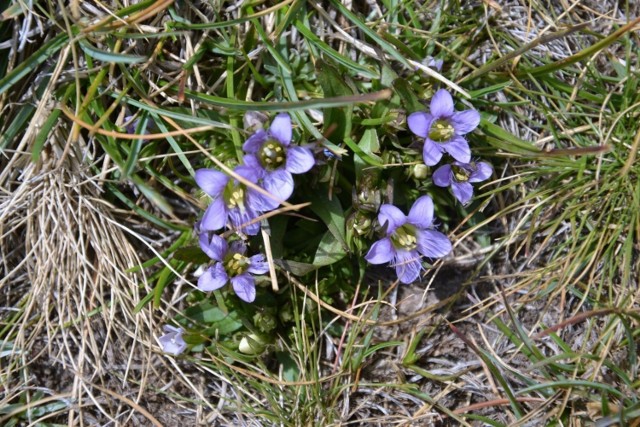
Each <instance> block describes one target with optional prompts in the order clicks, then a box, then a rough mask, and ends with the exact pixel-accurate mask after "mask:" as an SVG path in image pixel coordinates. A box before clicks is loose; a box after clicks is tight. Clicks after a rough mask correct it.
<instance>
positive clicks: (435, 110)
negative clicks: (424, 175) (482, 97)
mask: <svg viewBox="0 0 640 427" xmlns="http://www.w3.org/2000/svg"><path fill="white" fill-rule="evenodd" d="M407 123H408V124H409V129H411V132H413V133H414V134H416V135H418V136H419V137H421V138H424V147H423V149H422V159H423V160H424V163H425V164H426V165H427V166H434V165H436V164H437V163H438V162H439V161H440V159H441V158H442V154H443V153H449V155H451V157H453V158H454V159H456V160H457V161H459V162H462V163H469V162H470V161H471V150H470V149H469V144H468V143H467V140H466V139H464V137H463V135H465V134H467V133H469V132H471V131H472V130H474V129H475V128H476V127H477V126H478V124H479V123H480V113H478V112H477V111H476V110H465V111H458V112H456V111H454V109H453V98H451V95H450V94H449V92H447V91H446V90H444V89H440V90H438V91H437V92H436V93H435V94H434V95H433V98H431V106H430V112H429V113H425V112H424V111H418V112H415V113H411V114H410V115H409V117H408V118H407Z"/></svg>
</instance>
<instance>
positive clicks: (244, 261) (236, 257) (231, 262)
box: [224, 253, 249, 277]
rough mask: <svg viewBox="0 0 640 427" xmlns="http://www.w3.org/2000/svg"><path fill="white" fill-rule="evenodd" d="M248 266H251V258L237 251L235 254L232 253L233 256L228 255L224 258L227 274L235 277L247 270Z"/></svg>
mask: <svg viewBox="0 0 640 427" xmlns="http://www.w3.org/2000/svg"><path fill="white" fill-rule="evenodd" d="M248 268H249V258H247V257H246V256H244V255H242V254H239V253H235V254H232V255H231V256H228V257H227V258H226V259H225V260H224V269H225V270H226V272H227V274H228V275H229V276H231V277H235V276H238V275H240V274H242V273H244V272H245V271H247V269H248Z"/></svg>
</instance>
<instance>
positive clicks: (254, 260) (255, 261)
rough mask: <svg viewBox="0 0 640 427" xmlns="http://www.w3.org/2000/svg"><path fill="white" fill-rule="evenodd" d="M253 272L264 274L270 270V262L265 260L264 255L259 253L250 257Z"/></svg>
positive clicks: (250, 267)
mask: <svg viewBox="0 0 640 427" xmlns="http://www.w3.org/2000/svg"><path fill="white" fill-rule="evenodd" d="M247 271H248V272H249V273H251V274H264V273H266V272H267V271H269V263H268V262H267V261H265V259H264V255H262V254H258V255H254V256H252V257H251V258H249V268H248V269H247Z"/></svg>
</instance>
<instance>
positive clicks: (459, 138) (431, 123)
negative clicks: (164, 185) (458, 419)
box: [160, 89, 493, 354]
mask: <svg viewBox="0 0 640 427" xmlns="http://www.w3.org/2000/svg"><path fill="white" fill-rule="evenodd" d="M407 122H408V126H409V129H410V130H411V132H413V133H414V134H415V135H417V136H418V137H420V138H421V139H423V140H424V145H423V151H422V157H423V160H424V163H425V165H427V166H436V165H437V164H438V163H439V162H440V160H441V159H442V158H443V156H444V154H445V153H446V154H448V155H449V156H450V157H451V158H453V160H454V161H453V162H452V163H450V164H444V165H442V166H440V167H439V168H437V169H436V170H435V171H434V173H433V174H432V180H433V183H434V184H435V185H436V186H439V187H450V188H451V192H452V193H453V195H454V197H455V198H456V199H457V200H458V201H460V202H461V203H462V204H467V203H469V202H470V201H471V198H472V196H473V187H472V185H471V183H476V182H480V181H484V180H486V179H488V178H489V177H490V176H491V174H492V172H493V171H492V168H491V166H490V165H488V164H487V163H484V162H474V161H472V159H471V151H470V149H469V144H468V143H467V141H466V139H465V138H464V135H466V134H467V133H469V132H471V131H473V130H474V129H475V128H476V127H477V126H478V124H479V122H480V114H479V113H478V112H477V111H475V110H466V111H460V112H456V111H455V110H454V105H453V98H452V97H451V95H450V94H449V93H448V92H447V91H446V90H444V89H440V90H438V91H437V92H436V93H435V94H434V96H433V98H432V100H431V104H430V111H429V112H428V113H427V112H415V113H412V114H410V115H409V117H408V118H407ZM291 140H292V126H291V118H290V117H289V115H288V114H285V113H281V114H278V115H277V116H276V117H275V119H274V120H273V122H272V123H271V126H270V128H269V130H268V131H265V130H263V129H260V130H258V131H257V132H255V133H254V134H253V135H251V136H250V137H249V138H248V139H247V141H246V142H245V143H244V145H243V150H244V152H245V156H244V159H243V164H242V165H240V166H237V167H236V168H235V169H234V173H235V176H237V177H240V178H242V179H237V178H233V177H231V176H229V175H227V174H225V173H223V172H220V171H217V170H213V169H200V170H198V171H196V175H195V179H196V182H197V184H198V185H199V186H200V188H201V189H202V190H204V192H205V193H207V194H208V195H209V196H210V197H211V198H212V202H211V204H210V205H209V207H208V208H207V210H206V212H205V213H204V216H203V217H202V220H201V221H200V223H199V224H198V226H197V227H196V228H197V230H198V232H199V241H200V247H201V248H202V250H203V252H204V253H205V254H207V255H208V256H209V257H210V258H211V259H212V260H213V265H211V266H209V267H208V268H207V270H206V271H205V272H204V273H203V274H202V275H201V276H200V278H199V280H198V288H199V289H200V290H202V291H205V292H210V291H214V290H217V289H220V288H222V287H223V286H225V285H226V284H227V283H230V284H231V286H232V288H233V290H234V292H235V293H236V295H237V296H238V297H239V298H240V299H242V300H243V301H245V302H249V303H250V302H253V301H254V300H255V297H256V290H255V279H254V277H253V275H260V274H264V273H266V272H267V271H268V269H269V267H268V264H267V262H266V261H265V259H264V256H263V255H262V254H257V255H253V256H250V257H248V256H246V255H245V253H246V251H247V247H246V245H245V244H244V243H243V242H242V241H241V240H235V241H232V242H231V243H228V242H227V241H226V240H225V239H223V238H222V237H220V236H218V235H216V234H214V232H215V231H218V230H221V229H223V228H225V227H226V228H230V229H231V230H233V231H236V232H241V233H244V234H247V235H255V234H257V233H258V232H259V230H260V223H259V222H258V217H259V216H260V215H262V214H263V213H265V212H268V211H270V210H273V209H275V208H276V207H278V205H279V204H280V203H281V202H282V201H285V200H287V199H288V198H289V197H290V196H291V194H292V193H293V189H294V184H293V177H292V174H300V173H305V172H307V171H309V170H310V169H311V168H312V167H313V166H314V164H315V159H314V156H313V153H312V152H311V150H310V149H309V148H308V147H302V146H296V145H292V144H291ZM249 184H252V185H249ZM259 189H262V190H264V192H263V191H259ZM269 195H271V197H270V196H269ZM378 224H379V226H380V227H381V229H382V230H383V233H384V237H383V238H382V239H380V240H378V241H377V242H375V243H374V244H373V245H372V246H371V248H370V249H369V251H368V253H367V255H366V256H365V259H366V260H367V261H368V262H369V263H371V264H385V263H389V262H391V265H392V266H394V267H395V269H396V274H397V276H398V280H399V281H400V282H402V283H411V282H413V281H415V280H416V279H418V277H419V276H420V272H421V270H422V269H423V266H422V262H421V258H422V257H426V258H431V259H435V258H441V257H444V256H446V255H447V254H448V253H449V252H450V251H451V249H452V246H451V242H450V241H449V239H448V238H447V236H446V235H444V234H443V233H441V232H439V231H437V230H436V229H435V227H434V205H433V200H432V199H431V197H429V196H427V195H425V196H421V197H419V198H418V199H417V200H416V201H415V202H414V204H413V206H412V207H411V209H410V211H409V214H408V215H405V214H404V213H403V212H402V211H401V210H400V209H398V208H397V207H396V206H393V205H391V204H383V205H381V206H380V210H379V213H378ZM165 332H166V334H165V335H163V336H162V337H161V338H160V343H161V344H162V346H163V350H164V351H165V352H167V353H171V354H179V353H181V352H182V351H184V349H185V348H186V344H185V343H184V340H183V339H182V332H183V331H182V329H180V328H175V327H172V326H165Z"/></svg>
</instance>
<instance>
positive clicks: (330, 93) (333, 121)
mask: <svg viewBox="0 0 640 427" xmlns="http://www.w3.org/2000/svg"><path fill="white" fill-rule="evenodd" d="M316 76H317V78H318V82H319V83H320V86H321V87H322V91H323V92H324V96H325V97H336V96H350V95H353V94H354V92H355V90H354V89H352V88H351V87H350V86H349V85H348V84H347V83H345V76H344V74H341V73H340V72H339V71H338V70H337V69H336V68H335V67H333V66H332V65H331V64H329V63H327V62H325V61H323V60H322V59H318V60H317V61H316ZM352 116H353V105H347V106H346V107H344V108H327V109H325V110H324V134H325V135H327V139H329V140H330V141H332V142H334V143H336V144H340V143H341V142H342V141H343V140H344V139H345V138H347V137H348V136H349V135H350V134H351V118H352Z"/></svg>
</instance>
